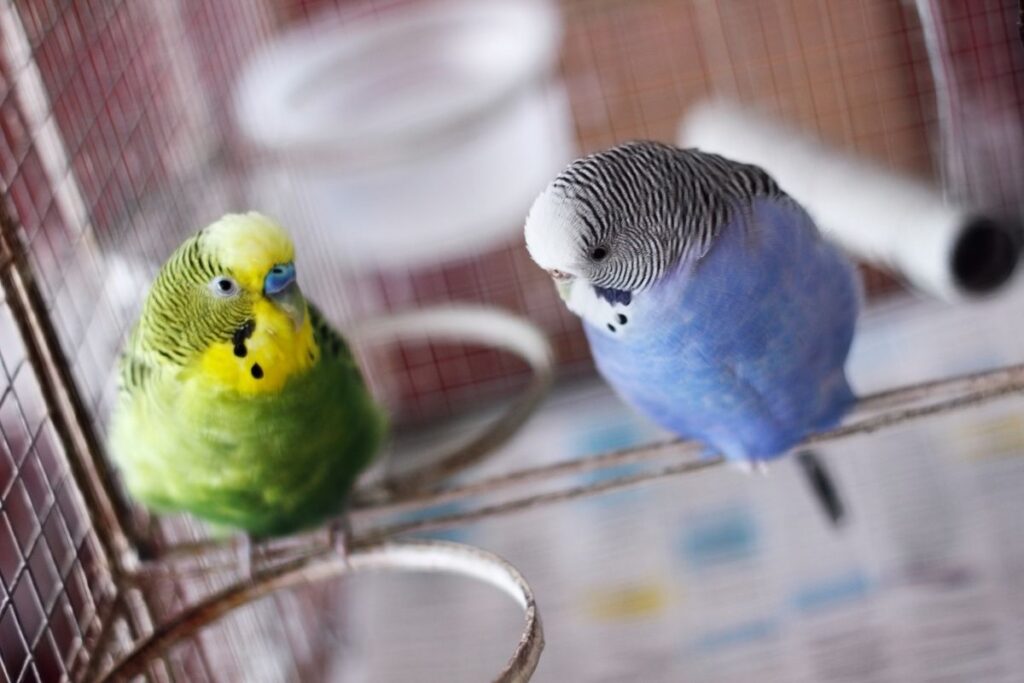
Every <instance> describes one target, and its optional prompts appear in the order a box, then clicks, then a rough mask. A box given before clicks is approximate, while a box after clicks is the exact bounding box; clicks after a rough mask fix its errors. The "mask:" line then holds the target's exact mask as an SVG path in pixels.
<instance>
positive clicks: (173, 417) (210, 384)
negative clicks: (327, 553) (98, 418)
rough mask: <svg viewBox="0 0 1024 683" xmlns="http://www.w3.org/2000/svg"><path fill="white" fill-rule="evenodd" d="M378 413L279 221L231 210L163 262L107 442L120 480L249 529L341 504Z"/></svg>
mask: <svg viewBox="0 0 1024 683" xmlns="http://www.w3.org/2000/svg"><path fill="white" fill-rule="evenodd" d="M384 433H385V419H384V416H383V413H382V412H381V411H380V409H379V408H378V407H377V405H376V404H375V403H374V401H373V399H372V398H371V396H370V394H369V392H368V391H367V388H366V385H365V383H364V381H363V378H362V375H361V374H360V371H359V368H358V367H357V366H356V363H355V360H354V358H353V356H352V353H351V351H350V350H349V348H348V346H347V345H346V344H345V342H344V341H343V340H342V339H341V337H340V336H339V335H338V334H337V333H336V332H334V330H332V329H331V328H330V327H329V326H328V325H327V324H326V323H325V322H324V320H323V318H322V317H321V316H320V314H319V312H318V311H317V310H316V308H314V307H313V306H312V305H311V304H308V303H307V302H306V301H305V299H304V298H303V295H302V292H301V291H300V290H299V286H298V283H297V282H296V279H295V265H294V247H293V245H292V242H291V240H290V239H289V237H288V235H287V233H286V232H285V231H284V230H283V229H282V228H281V227H280V226H278V225H277V224H275V223H274V222H272V221H271V220H269V219H268V218H266V217H264V216H262V215H260V214H257V213H248V214H245V215H227V216H224V217H223V218H221V219H220V220H219V221H217V222H216V223H214V224H212V225H210V226H209V227H207V228H205V229H204V230H201V231H200V232H199V233H198V234H196V235H194V236H192V237H191V238H189V239H188V240H187V241H186V242H185V243H184V244H182V245H181V246H180V247H179V248H178V249H177V250H176V251H175V252H174V254H172V255H171V257H170V259H169V260H168V261H167V263H166V264H164V266H163V268H162V269H161V270H160V273H159V274H158V275H157V278H156V281H155V282H154V283H153V286H152V289H151V291H150V293H149V296H148V297H147V299H146V301H145V304H144V306H143V309H142V314H141V317H140V320H139V323H138V325H137V326H136V328H135V330H134V331H133V333H132V335H131V337H130V339H129V341H128V344H127V348H126V349H125V351H124V354H123V356H122V359H121V395H120V398H119V403H118V405H117V407H116V409H115V411H114V414H113V418H112V421H111V428H110V450H111V453H112V455H113V458H114V459H115V461H116V462H117V464H118V465H119V467H120V469H121V471H122V473H123V475H124V479H125V482H126V484H127V486H128V489H129V491H130V492H131V493H132V495H134V496H135V497H136V498H138V499H139V500H140V501H142V502H143V503H145V504H146V505H147V506H149V507H150V508H152V509H153V510H155V511H158V512H173V511H186V512H189V513H191V514H193V515H195V516H196V517H199V518H202V519H204V520H206V521H208V522H211V523H212V524H214V525H215V526H217V527H228V528H236V529H240V530H243V531H245V532H247V533H249V534H250V535H252V536H254V537H268V536H277V535H282V534H288V533H291V532H293V531H298V530H301V529H304V528H308V527H311V526H315V525H316V524H318V523H320V522H322V521H324V520H325V519H326V518H328V517H330V516H332V515H336V514H338V513H340V512H341V511H342V510H343V507H344V505H345V502H346V499H347V497H348V493H349V490H350V489H351V487H352V485H353V484H354V482H355V480H356V478H357V477H358V475H359V474H360V472H361V471H362V470H363V469H364V468H365V467H366V466H367V464H368V463H369V462H370V461H371V460H372V458H373V456H374V454H375V453H376V452H377V450H378V447H379V446H380V444H381V441H382V440H383V437H384Z"/></svg>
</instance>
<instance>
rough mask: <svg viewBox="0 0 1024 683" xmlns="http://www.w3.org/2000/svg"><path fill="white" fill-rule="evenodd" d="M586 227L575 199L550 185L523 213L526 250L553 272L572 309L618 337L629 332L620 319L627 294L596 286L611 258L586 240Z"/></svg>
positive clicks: (604, 248)
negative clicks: (528, 209) (597, 279)
mask: <svg viewBox="0 0 1024 683" xmlns="http://www.w3.org/2000/svg"><path fill="white" fill-rule="evenodd" d="M586 230H587V226H586V223H585V222H584V221H583V220H582V218H581V217H580V215H579V212H578V211H577V209H576V207H575V206H574V202H573V200H571V199H569V198H567V197H566V196H564V195H563V194H562V193H560V192H558V191H557V189H554V188H552V187H548V189H546V190H545V191H544V192H543V193H541V195H540V196H539V197H537V199H536V201H534V203H533V207H532V208H531V209H530V213H529V215H528V216H527V219H526V227H525V233H526V248H527V251H529V253H530V256H531V258H533V260H534V262H536V263H537V265H539V266H540V267H541V268H543V269H544V270H545V271H547V273H548V274H549V275H550V276H551V279H552V280H553V281H554V284H555V288H556V289H557V291H558V295H559V296H560V297H561V298H562V300H563V301H564V302H565V304H566V306H568V308H569V310H570V311H572V312H573V313H575V314H576V315H578V316H579V317H580V318H583V319H584V320H586V321H587V322H588V323H590V324H591V325H593V326H594V327H595V328H596V329H599V330H602V331H604V332H605V333H607V334H609V335H613V336H616V337H621V336H623V335H625V334H626V333H627V332H628V330H629V326H628V324H627V323H625V322H623V321H628V313H627V310H626V309H627V307H628V306H629V303H630V300H631V295H630V293H628V292H618V291H616V290H609V289H607V288H603V287H600V286H596V285H595V284H594V279H595V277H600V275H601V274H602V273H603V272H604V271H605V269H606V267H607V265H608V262H609V261H611V260H612V255H611V253H610V252H611V246H610V245H606V244H603V243H602V244H596V245H592V244H588V241H587V236H586Z"/></svg>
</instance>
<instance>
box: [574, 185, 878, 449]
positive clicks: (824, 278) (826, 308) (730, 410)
mask: <svg viewBox="0 0 1024 683" xmlns="http://www.w3.org/2000/svg"><path fill="white" fill-rule="evenodd" d="M733 215H734V217H733V219H732V220H731V222H730V224H729V225H727V226H725V227H724V228H723V229H722V231H721V232H720V233H719V236H718V237H717V239H716V242H715V244H713V245H712V247H711V249H710V251H709V252H708V254H707V255H705V256H704V258H702V259H701V260H700V261H698V262H696V263H689V264H683V265H681V266H680V267H678V268H677V269H676V270H675V271H674V272H672V273H670V274H669V275H667V276H665V277H663V278H662V279H661V280H660V281H659V282H657V283H655V284H654V286H652V287H651V288H650V289H648V290H646V291H643V292H637V293H634V294H633V296H632V300H631V302H625V303H626V304H627V310H628V313H629V321H630V322H629V324H630V327H631V330H630V334H629V335H628V336H622V337H615V336H613V335H609V334H606V333H603V332H602V331H599V330H597V329H595V328H594V327H592V326H590V325H589V324H585V328H586V331H587V336H588V339H589V340H590V343H591V348H592V350H593V353H594V358H595V361H596V363H597V367H598V369H599V371H600V372H601V374H602V375H603V376H604V377H605V378H606V379H607V380H608V382H609V383H610V384H611V385H612V386H613V387H614V388H615V389H616V391H617V392H618V393H619V394H620V395H621V396H622V397H623V398H624V399H625V400H626V401H628V402H629V403H631V404H632V405H633V406H634V407H636V408H637V409H638V410H640V411H641V412H643V413H645V414H646V415H647V416H648V417H650V418H651V419H653V420H654V421H655V422H657V423H659V424H660V425H662V426H663V427H665V428H667V429H670V430H672V431H673V432H675V433H677V434H679V435H681V436H684V437H689V438H696V439H700V440H702V441H704V442H706V443H707V444H708V445H709V446H710V447H711V448H713V449H714V450H715V451H718V452H721V453H722V454H724V455H725V456H726V457H728V458H730V459H733V460H740V461H744V460H746V461H749V460H758V459H769V458H773V457H776V456H778V455H781V454H782V453H784V452H785V451H786V450H788V449H789V448H791V447H792V446H793V445H795V444H796V443H797V442H799V441H800V440H801V439H802V438H803V437H804V436H806V435H807V434H808V433H810V432H814V431H818V430H822V429H827V428H829V427H831V426H833V425H835V424H836V423H837V422H838V421H839V420H840V419H841V418H842V415H843V414H844V413H845V412H846V411H847V410H848V409H849V408H850V407H851V405H852V404H853V403H854V401H855V398H854V395H853V392H852V391H851V389H850V387H849V384H848V383H847V380H846V375H845V372H844V365H845V362H846V356H847V354H848V353H849V349H850V344H851V342H852V339H853V332H854V325H855V321H856V317H857V311H858V308H859V303H860V297H861V294H860V284H859V280H858V278H857V274H856V271H855V269H854V267H853V265H852V264H851V263H850V262H849V260H848V259H847V258H846V257H845V256H844V255H843V254H842V253H841V252H840V251H839V250H838V249H837V248H836V247H834V246H833V245H831V244H829V243H827V242H825V241H823V240H822V239H821V237H820V236H819V234H818V231H817V229H816V228H815V227H814V225H813V223H812V222H811V219H810V217H809V216H808V215H807V214H806V212H804V210H803V209H802V208H800V207H799V206H798V205H797V204H796V203H795V202H793V201H791V200H788V199H782V200H778V199H775V200H770V199H760V200H756V201H755V202H754V203H752V204H751V205H749V206H746V207H741V208H739V209H737V210H736V211H735V212H734V214H733Z"/></svg>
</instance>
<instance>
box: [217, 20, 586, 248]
mask: <svg viewBox="0 0 1024 683" xmlns="http://www.w3.org/2000/svg"><path fill="white" fill-rule="evenodd" d="M559 38H560V26H559V19H558V15H557V13H556V12H555V10H554V9H553V8H552V6H551V4H550V3H549V2H546V1H542V0H448V1H441V2H426V3H415V4H412V5H408V6H401V7H398V8H393V9H391V10H388V11H385V12H383V13H381V14H379V15H373V16H369V17H364V18H359V19H355V20H353V19H348V20H345V19H342V18H332V19H329V20H325V21H320V22H314V23H312V24H310V25H308V26H303V27H300V28H298V29H294V30H292V31H290V32H288V33H286V34H284V35H283V36H281V37H280V38H279V39H278V40H277V41H275V42H274V43H273V44H272V45H271V46H269V47H268V49H267V50H266V51H265V52H263V53H262V54H260V55H258V56H257V57H256V58H255V59H254V60H253V61H252V62H251V64H250V65H249V67H248V68H247V69H246V71H245V73H244V74H243V76H242V78H241V80H240V82H239V87H238V90H237V93H236V95H237V98H236V116H237V120H238V124H239V128H240V129H241V131H242V133H243V135H244V136H245V137H246V138H247V140H248V142H249V143H250V144H252V145H253V146H255V147H256V148H257V149H260V150H263V151H267V152H272V153H273V154H272V156H273V157H274V158H275V159H277V160H278V161H277V163H278V164H279V165H277V166H274V167H270V168H268V169H266V172H265V173H264V174H263V175H262V176H261V177H260V178H258V179H257V180H256V181H255V186H254V187H253V192H252V200H253V202H254V203H255V205H256V206H257V207H258V208H261V209H264V210H267V211H271V212H273V213H275V214H276V215H279V216H281V217H282V219H283V220H286V221H288V222H289V223H290V224H291V225H292V226H293V227H297V228H298V229H299V231H302V229H303V228H307V229H308V231H312V232H314V233H315V234H317V236H318V237H323V239H324V240H326V241H327V242H329V244H328V245H327V246H333V247H334V249H333V250H332V251H333V252H334V253H335V255H337V256H339V257H342V258H344V259H346V262H347V263H348V265H350V266H356V267H364V268H376V267H380V266H383V267H394V266H404V267H412V266H415V265H418V264H425V263H439V262H443V261H444V260H446V259H448V258H451V257H454V256H466V255H471V254H473V253H475V252H477V251H480V250H483V249H485V248H486V247H487V246H488V245H491V244H494V243H497V242H499V241H502V240H507V239H509V238H510V236H511V235H512V231H514V230H519V229H520V228H521V225H522V221H523V218H524V217H525V212H526V210H527V209H528V208H529V205H530V202H531V200H532V199H533V197H534V196H535V195H536V193H538V192H539V191H540V190H541V189H542V188H543V186H544V185H545V184H546V183H547V182H548V180H550V178H551V177H552V176H553V175H554V174H555V173H557V171H558V170H560V169H561V168H562V167H563V166H564V165H565V164H566V163H568V161H569V160H570V159H571V157H572V154H573V151H574V145H573V142H572V139H573V129H572V120H571V116H570V114H569V110H568V104H567V100H566V97H565V93H564V91H563V90H562V88H561V86H560V85H559V84H558V83H557V82H556V81H554V79H553V78H552V72H553V68H554V65H555V61H556V59H557V51H558V44H559ZM282 176H287V177H288V179H289V180H291V181H292V182H291V183H285V182H282ZM289 186H291V187H292V188H294V191H289V190H288V188H289ZM304 208H305V209H308V211H303V209H304ZM296 224H297V225H296Z"/></svg>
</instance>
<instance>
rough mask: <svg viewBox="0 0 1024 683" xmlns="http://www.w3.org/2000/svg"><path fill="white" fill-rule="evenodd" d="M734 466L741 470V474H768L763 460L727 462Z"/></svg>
mask: <svg viewBox="0 0 1024 683" xmlns="http://www.w3.org/2000/svg"><path fill="white" fill-rule="evenodd" d="M729 464H731V465H732V466H733V467H734V468H736V469H737V470H739V471H740V472H742V473H743V474H754V473H757V474H760V475H761V476H762V477H767V476H768V463H766V462H765V461H764V460H737V461H735V462H731V463H729Z"/></svg>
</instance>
